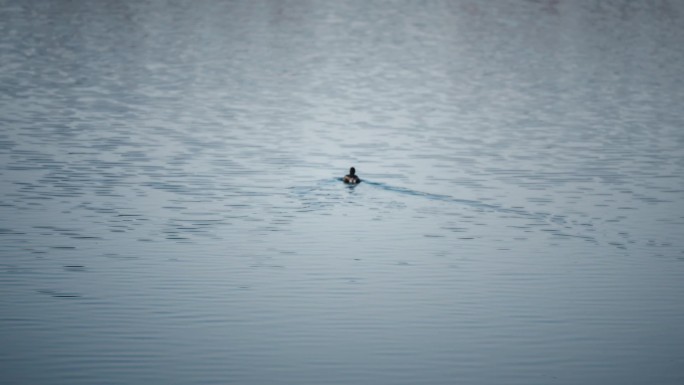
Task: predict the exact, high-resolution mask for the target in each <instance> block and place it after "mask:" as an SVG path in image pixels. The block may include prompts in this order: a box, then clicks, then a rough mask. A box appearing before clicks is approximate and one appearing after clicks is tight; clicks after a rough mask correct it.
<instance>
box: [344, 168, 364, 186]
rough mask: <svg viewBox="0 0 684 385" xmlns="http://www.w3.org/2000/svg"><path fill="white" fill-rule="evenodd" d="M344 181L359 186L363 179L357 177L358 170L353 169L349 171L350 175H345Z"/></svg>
mask: <svg viewBox="0 0 684 385" xmlns="http://www.w3.org/2000/svg"><path fill="white" fill-rule="evenodd" d="M342 181H343V182H344V183H346V184H359V183H361V178H359V177H358V175H356V169H355V168H354V167H352V168H350V169H349V175H345V176H344V179H342Z"/></svg>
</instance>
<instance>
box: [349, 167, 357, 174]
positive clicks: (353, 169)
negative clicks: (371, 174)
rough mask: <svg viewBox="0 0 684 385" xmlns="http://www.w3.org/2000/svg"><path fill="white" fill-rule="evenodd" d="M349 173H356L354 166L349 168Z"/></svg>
mask: <svg viewBox="0 0 684 385" xmlns="http://www.w3.org/2000/svg"><path fill="white" fill-rule="evenodd" d="M349 175H351V176H354V175H356V169H355V168H354V167H352V168H350V169H349Z"/></svg>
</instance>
